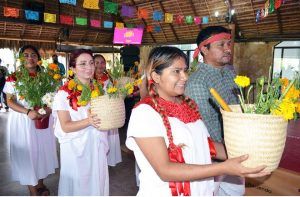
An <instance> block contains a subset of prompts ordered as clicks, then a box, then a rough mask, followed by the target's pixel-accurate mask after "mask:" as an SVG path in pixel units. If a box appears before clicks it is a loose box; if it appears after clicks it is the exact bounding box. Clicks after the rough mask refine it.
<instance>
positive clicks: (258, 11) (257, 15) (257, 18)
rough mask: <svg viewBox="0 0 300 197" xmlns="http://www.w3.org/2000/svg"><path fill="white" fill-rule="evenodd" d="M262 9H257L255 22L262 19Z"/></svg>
mask: <svg viewBox="0 0 300 197" xmlns="http://www.w3.org/2000/svg"><path fill="white" fill-rule="evenodd" d="M260 16H261V15H260V9H258V10H257V11H256V15H255V22H256V23H258V22H259V21H260Z"/></svg>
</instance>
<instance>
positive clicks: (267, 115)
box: [220, 105, 286, 121]
mask: <svg viewBox="0 0 300 197" xmlns="http://www.w3.org/2000/svg"><path fill="white" fill-rule="evenodd" d="M230 106H240V105H229V107H230ZM220 111H221V113H222V114H226V115H233V116H244V117H257V118H259V117H261V118H266V117H268V118H276V119H281V120H284V121H286V120H285V119H284V118H283V117H282V116H279V115H272V114H250V113H240V112H233V111H232V112H228V111H224V110H223V109H222V108H220Z"/></svg>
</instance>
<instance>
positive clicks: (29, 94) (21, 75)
mask: <svg viewBox="0 0 300 197" xmlns="http://www.w3.org/2000/svg"><path fill="white" fill-rule="evenodd" d="M20 62H21V66H20V69H19V70H18V71H16V72H15V73H14V74H13V75H14V77H15V87H16V90H17V92H18V95H19V97H20V99H24V100H25V101H26V102H27V103H28V105H29V107H30V108H31V109H34V110H38V112H39V113H40V114H41V115H45V114H46V110H45V109H46V108H47V107H50V106H47V103H44V102H43V99H42V98H43V97H44V96H45V95H46V94H47V93H51V92H55V91H56V90H57V89H58V87H59V85H60V80H61V75H60V74H59V68H58V66H57V65H56V64H47V65H46V67H42V66H40V67H39V71H38V72H37V73H36V74H32V73H29V71H28V70H27V69H26V68H25V67H24V59H23V58H22V57H21V58H20ZM39 64H41V62H39ZM48 124H49V116H45V117H43V118H41V119H37V120H35V125H36V128H38V129H45V128H48Z"/></svg>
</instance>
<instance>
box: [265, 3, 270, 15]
mask: <svg viewBox="0 0 300 197" xmlns="http://www.w3.org/2000/svg"><path fill="white" fill-rule="evenodd" d="M269 5H270V1H269V0H267V1H266V3H265V14H264V17H267V16H268V15H269Z"/></svg>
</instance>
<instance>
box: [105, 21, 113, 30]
mask: <svg viewBox="0 0 300 197" xmlns="http://www.w3.org/2000/svg"><path fill="white" fill-rule="evenodd" d="M103 27H104V28H109V29H110V28H113V22H111V21H103Z"/></svg>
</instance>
